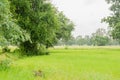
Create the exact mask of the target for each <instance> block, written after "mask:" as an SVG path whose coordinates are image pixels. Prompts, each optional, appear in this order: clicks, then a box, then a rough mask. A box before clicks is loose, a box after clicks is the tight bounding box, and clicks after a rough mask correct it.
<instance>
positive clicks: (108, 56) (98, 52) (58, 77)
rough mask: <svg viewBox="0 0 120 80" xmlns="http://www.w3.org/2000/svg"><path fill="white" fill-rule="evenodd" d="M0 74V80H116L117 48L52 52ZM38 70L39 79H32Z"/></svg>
mask: <svg viewBox="0 0 120 80" xmlns="http://www.w3.org/2000/svg"><path fill="white" fill-rule="evenodd" d="M49 51H50V52H51V54H50V55H47V56H34V57H24V58H21V59H18V60H15V61H13V63H12V65H11V67H10V69H8V70H6V71H0V80H120V48H119V47H116V48H115V47H114V48H111V47H107V48H106V47H96V48H95V47H94V48H88V47H87V48H85V47H84V48H82V47H81V48H66V49H64V48H54V49H49ZM39 70H41V71H42V72H41V74H42V76H41V77H40V76H35V72H37V71H39Z"/></svg>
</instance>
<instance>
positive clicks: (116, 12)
mask: <svg viewBox="0 0 120 80" xmlns="http://www.w3.org/2000/svg"><path fill="white" fill-rule="evenodd" d="M106 1H107V2H108V4H111V7H110V10H111V11H112V15H110V16H107V17H106V18H104V19H103V20H102V21H103V22H106V23H108V24H109V27H111V35H112V36H113V38H114V39H118V40H119V41H120V0H106Z"/></svg>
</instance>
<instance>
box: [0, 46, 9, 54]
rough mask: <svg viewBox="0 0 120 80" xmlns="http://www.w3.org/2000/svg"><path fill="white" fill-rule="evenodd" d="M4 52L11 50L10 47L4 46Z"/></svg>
mask: <svg viewBox="0 0 120 80" xmlns="http://www.w3.org/2000/svg"><path fill="white" fill-rule="evenodd" d="M2 52H3V53H5V52H10V49H9V48H8V47H4V48H2Z"/></svg>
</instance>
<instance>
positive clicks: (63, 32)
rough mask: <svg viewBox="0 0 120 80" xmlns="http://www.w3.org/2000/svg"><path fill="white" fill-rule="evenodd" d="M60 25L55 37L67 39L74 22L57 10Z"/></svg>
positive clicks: (69, 36)
mask: <svg viewBox="0 0 120 80" xmlns="http://www.w3.org/2000/svg"><path fill="white" fill-rule="evenodd" d="M58 19H59V23H60V27H59V29H58V30H57V32H56V35H57V39H63V40H64V41H68V40H69V39H70V38H71V31H72V30H73V29H74V24H73V22H72V21H70V19H68V18H67V17H66V16H65V15H64V14H63V13H62V12H58Z"/></svg>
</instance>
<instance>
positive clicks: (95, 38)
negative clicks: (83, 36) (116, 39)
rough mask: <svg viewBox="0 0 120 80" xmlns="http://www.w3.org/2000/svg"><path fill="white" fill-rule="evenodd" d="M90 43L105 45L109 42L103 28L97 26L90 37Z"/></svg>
mask: <svg viewBox="0 0 120 80" xmlns="http://www.w3.org/2000/svg"><path fill="white" fill-rule="evenodd" d="M91 40H92V44H93V45H96V46H105V45H106V44H108V43H109V38H108V35H107V34H106V31H105V29H103V28H99V29H97V31H96V32H95V33H93V34H92V37H91Z"/></svg>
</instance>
